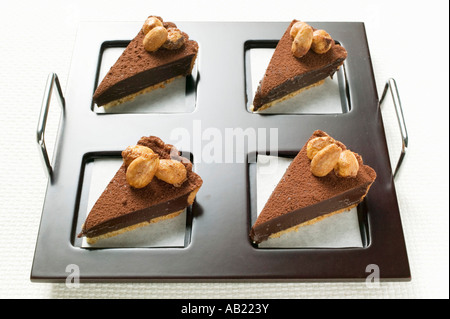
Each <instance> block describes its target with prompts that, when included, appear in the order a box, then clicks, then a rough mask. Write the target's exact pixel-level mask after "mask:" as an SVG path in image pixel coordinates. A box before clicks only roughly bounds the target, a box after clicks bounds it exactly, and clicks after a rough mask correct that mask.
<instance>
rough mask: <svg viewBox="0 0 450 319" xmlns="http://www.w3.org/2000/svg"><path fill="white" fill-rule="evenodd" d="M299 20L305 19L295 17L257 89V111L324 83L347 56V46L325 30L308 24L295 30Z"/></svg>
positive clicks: (255, 104)
mask: <svg viewBox="0 0 450 319" xmlns="http://www.w3.org/2000/svg"><path fill="white" fill-rule="evenodd" d="M299 24H304V23H303V22H300V21H298V20H293V21H292V22H291V23H290V25H289V27H288V28H287V29H286V31H285V33H284V34H283V36H282V38H281V39H280V41H279V42H278V44H277V46H276V48H275V51H274V53H273V55H272V58H271V60H270V62H269V65H268V66H267V69H266V72H265V74H264V76H263V78H262V79H261V81H260V82H259V85H258V88H257V90H256V92H255V96H254V99H253V105H252V110H253V111H255V112H256V111H263V110H265V109H267V108H269V107H271V106H273V105H274V104H276V103H278V102H281V101H284V100H286V99H289V98H292V97H294V96H295V95H297V94H299V93H300V92H302V91H303V90H305V89H307V88H311V87H314V86H318V85H320V84H322V83H323V81H324V80H325V79H326V78H327V77H330V76H333V75H334V73H335V72H336V71H337V70H338V69H339V67H340V66H341V65H342V64H343V63H344V60H345V59H346V58H347V51H346V50H345V49H344V47H342V46H341V45H339V44H337V43H336V42H335V41H334V40H333V39H332V38H331V36H330V35H329V34H328V33H327V32H326V31H324V30H317V29H314V28H312V27H310V26H309V25H307V26H305V30H306V31H307V32H302V31H300V32H297V33H295V32H293V31H294V30H295V31H298V30H297V28H296V26H297V25H299ZM294 47H295V50H294Z"/></svg>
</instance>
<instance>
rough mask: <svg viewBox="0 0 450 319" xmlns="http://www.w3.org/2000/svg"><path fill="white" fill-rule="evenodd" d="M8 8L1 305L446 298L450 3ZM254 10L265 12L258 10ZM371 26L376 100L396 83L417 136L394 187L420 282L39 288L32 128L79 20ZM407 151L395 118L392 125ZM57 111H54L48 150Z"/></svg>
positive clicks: (0, 139) (40, 192)
mask: <svg viewBox="0 0 450 319" xmlns="http://www.w3.org/2000/svg"><path fill="white" fill-rule="evenodd" d="M125 3H126V4H125V5H124V2H123V1H107V2H104V1H91V0H90V1H71V2H69V1H56V0H54V1H39V2H36V1H14V2H13V1H1V2H0V65H1V68H0V70H1V76H0V158H1V184H0V187H1V191H0V203H1V204H0V207H1V214H0V224H1V231H0V297H2V298H79V297H83V298H84V297H87V298H121V297H129V298H210V297H217V298H229V297H230V298H259V297H262V298H448V293H449V289H448V282H449V278H448V274H449V267H448V261H449V246H448V243H449V238H448V227H449V222H448V214H449V197H448V191H449V189H448V186H449V183H448V167H449V165H448V164H449V161H448V159H449V151H448V147H449V142H448V141H449V134H448V127H449V126H448V115H449V114H448V107H449V99H448V92H449V91H448V84H449V83H448V81H449V73H448V66H449V65H448V61H449V54H448V53H449V51H448V21H449V17H448V2H447V1H440V0H436V1H433V0H431V1H428V2H427V3H426V5H425V4H422V3H421V2H417V1H413V2H405V1H386V0H379V1H376V2H375V1H372V2H367V1H347V0H346V1H332V0H329V1H284V2H279V1H267V0H260V1H226V2H223V3H222V2H221V4H219V3H216V2H214V1H194V0H191V1H174V0H173V1H170V2H166V1H160V2H158V3H157V2H154V1H133V0H130V1H126V2H125ZM256 4H257V5H256ZM151 14H155V15H160V16H163V17H165V18H166V19H170V20H171V21H177V20H178V21H290V20H292V19H293V18H297V19H301V20H305V21H362V22H364V23H365V26H366V30H367V37H368V41H369V47H370V51H371V58H372V63H373V68H374V72H375V78H376V82H377V87H378V90H379V92H380V93H381V90H382V88H383V86H384V83H385V81H386V80H387V79H388V78H389V77H393V78H395V79H396V80H397V84H398V88H399V91H400V95H401V100H402V104H403V108H404V115H405V118H406V122H407V128H408V133H409V139H410V146H409V148H408V152H407V156H406V159H405V162H404V164H403V167H402V170H401V172H400V175H399V176H398V178H397V180H396V188H397V194H398V200H399V207H400V211H401V218H402V223H403V227H404V232H405V239H406V243H407V248H408V255H409V260H410V265H411V271H412V281H411V282H386V283H381V284H380V286H379V287H372V288H368V287H367V286H366V285H365V284H364V283H170V284H169V283H152V284H149V283H142V284H131V283H130V284H82V285H81V286H80V287H79V288H76V289H69V288H67V287H66V285H65V284H63V283H61V284H51V283H32V282H30V279H29V276H30V269H31V264H32V260H33V254H34V247H35V242H36V237H37V234H38V229H39V222H40V218H41V212H42V205H43V200H44V198H45V191H46V185H47V180H46V177H45V175H44V172H43V168H42V165H41V162H40V160H39V157H38V152H37V147H36V139H35V132H36V126H37V119H38V116H39V110H40V104H41V101H42V97H43V91H44V87H45V82H46V78H47V75H48V74H49V73H50V72H56V73H57V74H58V75H59V77H60V80H61V84H62V86H63V89H64V87H65V84H66V82H67V79H68V76H69V69H70V64H71V54H72V51H73V47H74V42H75V38H76V32H77V26H78V25H79V23H80V22H81V21H141V20H143V19H144V18H145V17H146V16H147V15H151ZM384 120H385V125H386V132H387V135H388V139H389V138H391V139H392V140H393V144H394V148H393V149H394V150H396V149H398V144H397V145H396V144H395V143H396V141H397V142H398V140H397V139H396V138H394V136H396V134H397V133H398V126H397V122H396V119H395V116H394V113H392V114H391V115H389V114H388V115H386V117H385V118H384ZM57 123H58V115H57V113H55V114H54V115H53V114H52V113H51V114H50V118H49V122H48V130H47V131H48V132H49V133H48V134H47V137H46V139H47V142H48V146H49V148H50V152H51V151H52V144H51V141H52V138H53V140H54V136H52V133H51V132H52V131H56V129H53V130H52V128H54V127H56V126H57Z"/></svg>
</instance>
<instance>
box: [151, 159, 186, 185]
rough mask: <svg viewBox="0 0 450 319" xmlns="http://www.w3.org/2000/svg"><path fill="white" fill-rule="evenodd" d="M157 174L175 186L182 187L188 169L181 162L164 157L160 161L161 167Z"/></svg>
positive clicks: (159, 177)
mask: <svg viewBox="0 0 450 319" xmlns="http://www.w3.org/2000/svg"><path fill="white" fill-rule="evenodd" d="M155 176H156V177H157V178H158V179H160V180H162V181H164V182H166V183H169V184H172V185H174V186H175V187H180V186H181V184H183V183H184V181H185V180H186V176H187V171H186V167H185V166H184V165H183V163H181V162H178V161H175V160H171V159H162V160H160V161H159V167H158V169H157V171H156V173H155Z"/></svg>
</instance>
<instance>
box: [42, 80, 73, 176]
mask: <svg viewBox="0 0 450 319" xmlns="http://www.w3.org/2000/svg"><path fill="white" fill-rule="evenodd" d="M55 86H56V91H57V93H58V100H59V105H60V107H61V110H62V112H64V109H65V105H66V102H65V100H64V96H63V93H62V90H61V85H60V83H59V79H58V76H57V75H56V73H51V74H49V76H48V78H47V84H46V86H45V93H44V98H43V100H42V105H41V112H40V115H39V122H38V126H37V132H36V133H37V134H36V138H37V143H38V149H39V154H40V157H41V160H42V163H43V165H44V171H45V173H46V175H47V177H48V178H50V179H51V178H52V175H53V168H52V165H51V163H50V159H49V156H48V152H47V148H46V146H45V140H44V135H45V127H46V124H47V116H48V111H49V109H50V101H51V97H52V92H53V88H54V87H55Z"/></svg>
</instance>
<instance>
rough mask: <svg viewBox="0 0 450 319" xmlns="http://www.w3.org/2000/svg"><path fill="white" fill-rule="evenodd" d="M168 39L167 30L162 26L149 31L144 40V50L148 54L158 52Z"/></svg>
mask: <svg viewBox="0 0 450 319" xmlns="http://www.w3.org/2000/svg"><path fill="white" fill-rule="evenodd" d="M167 37H168V32H167V29H166V28H164V27H163V26H157V27H154V28H153V29H151V30H150V31H149V32H148V33H147V34H146V35H145V38H144V41H143V43H144V49H145V50H146V51H149V52H155V51H156V50H158V49H159V48H160V47H161V46H162V45H163V44H164V42H166V40H167Z"/></svg>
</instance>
